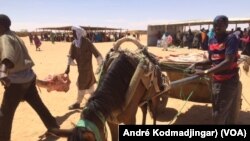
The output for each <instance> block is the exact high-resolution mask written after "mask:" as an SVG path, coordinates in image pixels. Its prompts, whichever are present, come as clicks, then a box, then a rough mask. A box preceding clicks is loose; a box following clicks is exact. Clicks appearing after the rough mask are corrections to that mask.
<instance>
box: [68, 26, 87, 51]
mask: <svg viewBox="0 0 250 141" xmlns="http://www.w3.org/2000/svg"><path fill="white" fill-rule="evenodd" d="M71 29H72V30H75V31H76V38H77V39H74V41H73V44H74V45H75V46H76V47H78V48H79V47H80V46H81V42H82V40H81V38H82V37H85V36H86V35H87V32H86V30H84V29H83V28H81V27H79V26H72V28H71Z"/></svg>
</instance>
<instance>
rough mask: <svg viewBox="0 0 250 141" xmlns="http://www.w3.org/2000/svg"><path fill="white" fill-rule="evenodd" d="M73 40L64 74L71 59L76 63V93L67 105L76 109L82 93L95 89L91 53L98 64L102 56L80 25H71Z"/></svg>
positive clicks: (82, 96) (90, 92) (82, 95)
mask: <svg viewBox="0 0 250 141" xmlns="http://www.w3.org/2000/svg"><path fill="white" fill-rule="evenodd" d="M72 31H73V37H74V40H73V42H72V44H71V47H70V51H69V55H68V57H69V59H68V65H67V69H66V71H65V73H66V74H69V72H70V64H72V62H73V60H75V61H76V63H77V69H78V73H79V75H78V78H77V87H78V94H77V99H76V102H75V103H74V104H72V105H70V106H69V109H70V110H72V109H78V108H80V104H81V102H82V100H83V98H84V95H85V94H87V93H89V94H92V93H93V92H94V90H95V85H94V84H95V83H96V78H95V75H94V72H93V66H92V54H93V55H94V56H95V57H96V59H97V64H98V65H99V66H100V65H101V64H102V63H103V57H102V55H101V53H100V52H99V51H98V50H97V49H96V47H95V46H94V45H93V44H92V43H91V41H90V40H89V39H87V38H86V35H87V33H86V31H85V30H84V29H82V28H81V27H74V26H73V27H72Z"/></svg>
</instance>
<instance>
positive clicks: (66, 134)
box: [49, 128, 73, 137]
mask: <svg viewBox="0 0 250 141" xmlns="http://www.w3.org/2000/svg"><path fill="white" fill-rule="evenodd" d="M49 133H50V134H54V135H56V136H59V137H69V136H70V135H72V133H73V129H56V128H55V129H51V130H50V131H49Z"/></svg>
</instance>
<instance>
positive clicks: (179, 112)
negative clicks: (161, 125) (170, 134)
mask: <svg viewBox="0 0 250 141" xmlns="http://www.w3.org/2000/svg"><path fill="white" fill-rule="evenodd" d="M193 92H194V91H192V92H191V93H190V94H189V96H188V98H187V99H186V100H185V103H184V104H183V106H182V107H181V109H180V110H179V111H178V113H177V114H176V115H175V117H174V118H173V119H172V120H171V121H170V122H169V125H170V124H172V122H173V121H174V120H175V119H176V118H177V117H178V116H179V115H180V114H181V111H182V109H183V108H184V106H185V105H186V104H187V102H188V100H189V98H190V97H191V96H192V95H193Z"/></svg>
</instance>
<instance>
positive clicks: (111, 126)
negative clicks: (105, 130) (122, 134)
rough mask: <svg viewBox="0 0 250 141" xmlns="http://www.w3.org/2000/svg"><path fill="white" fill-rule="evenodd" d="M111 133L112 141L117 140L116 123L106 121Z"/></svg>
mask: <svg viewBox="0 0 250 141" xmlns="http://www.w3.org/2000/svg"><path fill="white" fill-rule="evenodd" d="M107 123H108V126H109V130H110V133H111V137H112V141H118V124H115V123H112V122H109V121H108V122H107Z"/></svg>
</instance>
